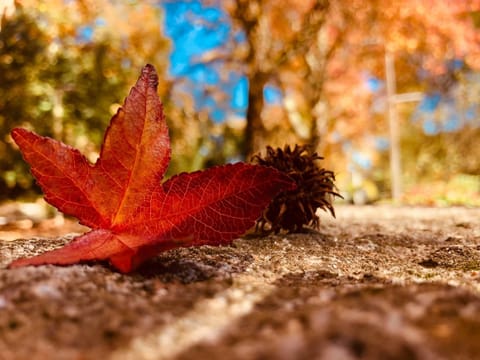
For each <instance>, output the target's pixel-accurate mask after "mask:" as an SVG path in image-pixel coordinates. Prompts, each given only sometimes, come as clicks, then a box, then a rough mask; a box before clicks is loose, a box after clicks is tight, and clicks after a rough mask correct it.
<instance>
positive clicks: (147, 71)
mask: <svg viewBox="0 0 480 360" xmlns="http://www.w3.org/2000/svg"><path fill="white" fill-rule="evenodd" d="M142 78H143V79H145V81H146V82H147V84H148V86H149V87H151V88H154V89H157V87H158V75H157V71H156V70H155V67H154V66H153V65H152V64H147V65H145V66H144V67H143V69H142Z"/></svg>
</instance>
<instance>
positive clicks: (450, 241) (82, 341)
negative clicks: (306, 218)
mask: <svg viewBox="0 0 480 360" xmlns="http://www.w3.org/2000/svg"><path fill="white" fill-rule="evenodd" d="M322 215H324V214H322ZM72 236H73V235H69V236H66V237H54V238H47V237H45V235H44V234H42V236H41V237H30V238H28V239H19V240H15V241H1V240H0V360H10V359H12V360H16V359H29V360H31V359H114V360H116V359H121V360H123V359H204V358H207V359H225V358H228V359H478V358H479V355H478V354H480V342H479V341H478V338H479V334H480V209H478V208H473V209H468V208H460V207H457V208H421V207H392V206H378V207H375V206H367V207H351V206H340V207H338V208H337V219H336V220H334V219H329V218H328V216H326V215H324V216H322V224H321V229H320V231H314V230H310V231H308V232H306V233H304V234H280V235H270V236H266V237H258V236H246V237H244V238H242V239H238V240H236V241H234V243H233V244H232V245H231V246H224V247H208V246H205V247H200V248H189V249H176V250H172V251H169V252H165V253H163V254H161V255H159V256H158V257H156V258H155V259H153V260H151V261H149V262H147V263H146V264H145V265H143V266H142V267H141V268H140V269H139V270H138V271H136V272H134V273H133V274H129V275H123V274H119V273H117V272H115V271H113V270H112V269H110V268H109V267H108V266H107V265H106V264H101V263H95V264H80V265H74V266H68V267H58V266H51V265H48V266H39V267H26V268H19V269H13V270H8V269H6V265H7V264H8V263H9V262H10V261H12V260H14V259H16V258H19V257H22V256H30V255H34V254H37V253H41V252H43V251H45V250H48V249H52V248H55V247H58V246H61V245H62V244H64V243H66V242H67V241H70V240H71V238H72Z"/></svg>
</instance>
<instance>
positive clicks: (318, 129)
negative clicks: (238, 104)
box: [222, 0, 480, 153]
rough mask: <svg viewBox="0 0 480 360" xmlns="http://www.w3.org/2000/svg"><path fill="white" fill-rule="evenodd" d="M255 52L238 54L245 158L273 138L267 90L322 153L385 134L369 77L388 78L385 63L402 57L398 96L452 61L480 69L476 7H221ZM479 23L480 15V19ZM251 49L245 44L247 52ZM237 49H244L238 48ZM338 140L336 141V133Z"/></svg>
mask: <svg viewBox="0 0 480 360" xmlns="http://www.w3.org/2000/svg"><path fill="white" fill-rule="evenodd" d="M222 5H223V6H224V7H225V9H226V10H227V11H228V12H229V13H230V14H231V16H232V19H233V23H234V25H235V28H236V30H237V31H240V32H242V33H243V34H244V36H245V43H246V47H247V49H246V50H245V51H243V52H241V51H239V50H238V49H237V50H236V54H234V55H235V56H234V57H236V58H237V59H239V61H241V62H244V64H245V67H246V69H245V72H246V74H247V77H248V79H249V108H248V112H247V129H246V135H245V136H246V144H245V151H246V152H247V153H252V152H256V151H258V150H259V149H260V148H261V146H260V143H261V142H262V138H264V137H265V136H267V135H268V134H266V131H265V126H264V124H265V121H268V120H267V119H263V120H262V111H263V110H264V103H263V91H264V89H265V85H266V84H268V83H273V84H275V85H276V86H279V87H280V88H281V89H282V90H283V95H284V100H285V104H284V105H285V107H286V110H287V113H288V117H289V120H290V124H291V126H292V128H293V129H294V130H296V132H297V135H298V137H299V138H300V140H301V139H302V138H303V141H304V142H309V143H310V144H312V145H313V146H315V147H316V146H317V145H318V142H319V137H320V136H322V137H323V141H322V147H321V148H320V150H321V152H323V153H325V152H326V151H327V150H328V149H327V148H328V147H330V148H331V146H335V145H334V144H335V143H337V144H341V142H339V141H338V139H349V140H352V141H357V139H358V138H360V137H362V136H359V135H360V134H364V133H365V132H367V133H368V132H375V131H378V129H377V126H376V125H375V122H372V121H373V120H375V119H376V120H377V125H380V128H385V125H383V124H382V123H383V118H382V117H377V118H374V117H372V115H371V92H369V91H367V90H366V89H365V82H366V78H376V79H382V78H384V77H385V72H384V61H385V60H384V56H385V53H386V52H390V53H392V54H394V55H395V58H396V63H395V65H396V67H397V70H398V71H399V72H401V73H402V75H403V76H402V77H401V78H400V79H399V83H398V89H399V91H407V90H412V89H415V90H423V89H422V88H421V87H420V88H419V87H418V86H416V85H415V84H418V74H419V73H421V72H422V70H423V73H425V72H428V73H429V74H430V76H429V78H433V77H434V76H438V75H440V74H442V73H444V72H445V71H446V59H456V58H462V59H464V60H465V62H466V63H467V64H468V65H469V66H471V67H475V68H478V67H479V65H480V64H479V58H480V51H479V48H478V40H479V33H478V30H477V29H476V27H475V23H474V20H475V16H476V14H477V13H478V10H479V8H480V2H479V1H478V0H474V1H468V0H459V1H448V2H447V1H435V0H423V1H416V0H402V1H396V2H389V3H385V2H381V1H378V0H352V1H350V0H349V1H346V0H340V1H328V0H316V1H315V0H311V1H294V0H283V1H270V0H256V1H243V0H236V1H234V0H231V1H226V2H222ZM477 17H478V16H477ZM244 47H245V46H244ZM238 48H239V49H241V48H242V47H241V46H239V47H238ZM331 135H334V136H331Z"/></svg>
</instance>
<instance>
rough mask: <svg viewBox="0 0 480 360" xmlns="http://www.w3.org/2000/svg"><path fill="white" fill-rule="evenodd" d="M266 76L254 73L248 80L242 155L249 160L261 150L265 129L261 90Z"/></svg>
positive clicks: (265, 81)
mask: <svg viewBox="0 0 480 360" xmlns="http://www.w3.org/2000/svg"><path fill="white" fill-rule="evenodd" d="M267 79H268V77H267V76H266V74H263V73H260V72H256V73H254V74H253V75H252V76H251V77H250V78H249V79H248V81H249V84H248V108H247V126H246V129H245V140H244V141H245V142H244V146H243V155H244V156H245V159H246V160H249V159H250V158H251V157H252V156H253V155H254V154H256V153H258V152H259V151H261V150H262V148H263V145H264V144H263V139H264V136H265V127H264V126H263V120H262V110H263V105H264V99H263V89H264V87H265V85H266V83H267Z"/></svg>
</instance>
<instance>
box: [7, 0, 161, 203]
mask: <svg viewBox="0 0 480 360" xmlns="http://www.w3.org/2000/svg"><path fill="white" fill-rule="evenodd" d="M159 11H160V10H159V8H158V7H157V6H155V4H153V3H150V2H148V3H146V2H145V3H144V2H142V3H138V4H136V3H134V2H127V1H122V2H110V1H107V0H99V1H87V0H84V1H74V2H70V1H68V2H66V1H62V0H43V1H32V0H25V1H22V5H20V4H16V7H15V12H13V13H12V14H11V15H10V16H9V17H6V16H4V17H3V18H2V25H1V30H0V67H1V69H0V71H1V74H0V94H1V96H0V121H1V122H2V128H1V129H2V134H1V136H2V138H3V139H5V145H3V146H2V148H0V151H2V154H1V155H2V156H1V159H2V160H1V161H0V165H1V166H0V168H1V170H2V174H3V176H2V179H1V180H0V182H2V185H1V186H2V187H3V188H5V189H8V188H11V189H14V188H18V187H19V186H20V187H23V188H28V187H29V186H30V185H31V177H29V176H28V175H27V172H26V169H25V168H24V165H23V162H19V161H18V160H19V159H18V152H17V151H14V150H13V144H12V142H11V140H10V138H9V132H10V130H11V129H12V128H13V127H14V126H25V127H29V128H33V129H35V130H36V131H38V132H39V133H41V134H43V135H47V136H52V137H54V138H57V139H59V140H62V141H64V142H66V143H68V144H70V145H73V146H75V147H77V148H79V149H81V150H82V151H83V152H84V153H85V154H86V155H87V156H88V157H89V158H90V160H95V158H96V154H97V153H98V144H99V143H100V142H101V136H102V134H103V132H104V130H105V127H106V126H107V124H108V122H109V120H110V117H111V116H112V115H113V114H114V113H115V112H116V110H117V108H118V106H119V104H120V103H121V102H123V98H124V97H125V95H126V94H127V92H128V89H129V87H130V86H131V84H133V83H134V81H135V79H136V77H137V76H138V71H139V69H141V67H142V66H143V65H144V64H145V63H148V62H150V63H153V64H155V66H156V68H157V71H158V72H159V74H160V78H163V79H165V81H163V82H162V83H161V84H160V86H159V92H160V95H161V96H162V97H163V98H168V96H169V91H170V83H169V81H168V80H167V79H166V77H165V73H166V70H167V66H168V48H169V42H168V40H167V39H166V38H165V37H164V36H163V35H162V32H161V14H160V12H159ZM139 24H141V26H140V25H139ZM162 74H163V76H162ZM2 194H3V195H4V196H5V195H8V194H9V191H4V192H2Z"/></svg>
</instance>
